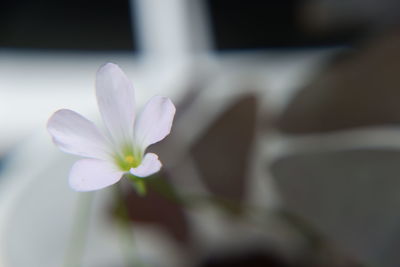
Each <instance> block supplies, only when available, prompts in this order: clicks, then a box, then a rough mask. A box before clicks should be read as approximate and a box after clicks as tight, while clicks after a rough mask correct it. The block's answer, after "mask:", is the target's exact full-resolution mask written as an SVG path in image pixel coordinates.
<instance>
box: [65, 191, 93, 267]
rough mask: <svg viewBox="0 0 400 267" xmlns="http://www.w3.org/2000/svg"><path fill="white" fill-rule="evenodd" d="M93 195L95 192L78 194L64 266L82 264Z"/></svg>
mask: <svg viewBox="0 0 400 267" xmlns="http://www.w3.org/2000/svg"><path fill="white" fill-rule="evenodd" d="M93 197H94V193H80V194H79V196H78V200H77V203H76V210H75V216H74V221H73V225H72V229H71V235H70V238H69V241H68V247H67V249H66V253H65V256H64V261H63V266H64V267H79V266H82V258H83V255H84V252H85V247H86V242H87V236H88V229H89V223H90V210H91V206H92V202H93Z"/></svg>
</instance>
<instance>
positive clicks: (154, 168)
mask: <svg viewBox="0 0 400 267" xmlns="http://www.w3.org/2000/svg"><path fill="white" fill-rule="evenodd" d="M161 166H162V164H161V162H160V161H159V160H158V156H157V155H156V154H154V153H147V154H146V155H145V156H144V158H143V161H142V164H140V165H139V166H138V167H137V168H132V169H130V172H131V173H132V174H133V175H135V176H138V177H147V176H149V175H152V174H154V173H156V172H158V171H159V170H160V169H161Z"/></svg>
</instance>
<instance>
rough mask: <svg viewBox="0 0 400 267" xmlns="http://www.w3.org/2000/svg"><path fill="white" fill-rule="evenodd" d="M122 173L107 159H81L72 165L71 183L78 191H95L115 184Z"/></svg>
mask: <svg viewBox="0 0 400 267" xmlns="http://www.w3.org/2000/svg"><path fill="white" fill-rule="evenodd" d="M122 175H123V172H121V171H119V170H117V169H115V168H114V167H113V166H112V165H111V164H110V163H108V162H106V161H103V160H96V159H81V160H79V161H77V162H75V164H74V165H73V166H72V169H71V172H70V174H69V185H70V186H71V187H72V189H74V190H76V191H93V190H98V189H102V188H104V187H107V186H110V185H112V184H115V183H116V182H118V181H119V180H120V179H121V177H122Z"/></svg>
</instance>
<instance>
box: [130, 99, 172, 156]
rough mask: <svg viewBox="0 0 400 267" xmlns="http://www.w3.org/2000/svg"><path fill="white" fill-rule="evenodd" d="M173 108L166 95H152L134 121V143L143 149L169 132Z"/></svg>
mask: <svg viewBox="0 0 400 267" xmlns="http://www.w3.org/2000/svg"><path fill="white" fill-rule="evenodd" d="M175 110H176V109H175V106H174V104H173V103H172V102H171V100H170V99H169V98H167V97H162V96H154V97H152V98H151V99H150V100H149V102H147V104H146V106H145V107H144V109H143V111H142V112H141V114H140V115H139V116H138V118H137V120H136V122H135V138H136V143H137V145H139V146H140V148H141V149H142V150H143V151H144V150H145V149H146V148H147V147H148V146H149V145H151V144H154V143H156V142H158V141H161V140H162V139H164V138H165V137H166V136H167V135H168V134H169V133H170V131H171V126H172V121H173V119H174V115H175Z"/></svg>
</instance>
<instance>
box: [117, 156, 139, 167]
mask: <svg viewBox="0 0 400 267" xmlns="http://www.w3.org/2000/svg"><path fill="white" fill-rule="evenodd" d="M116 163H117V165H118V167H119V168H120V169H121V170H122V171H129V170H130V169H131V168H136V167H137V166H139V165H140V159H138V158H137V157H134V156H133V155H132V154H128V155H126V156H124V157H117V158H116Z"/></svg>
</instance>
